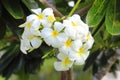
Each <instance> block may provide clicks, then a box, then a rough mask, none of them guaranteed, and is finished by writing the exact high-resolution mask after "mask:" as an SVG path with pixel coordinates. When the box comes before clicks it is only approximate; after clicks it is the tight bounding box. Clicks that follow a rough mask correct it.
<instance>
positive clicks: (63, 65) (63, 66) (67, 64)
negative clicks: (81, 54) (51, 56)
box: [54, 53, 74, 71]
mask: <svg viewBox="0 0 120 80" xmlns="http://www.w3.org/2000/svg"><path fill="white" fill-rule="evenodd" d="M57 58H58V59H59V60H60V61H57V62H55V63H54V67H55V69H56V70H57V71H67V70H69V69H70V68H71V67H72V65H73V62H74V61H71V60H70V59H69V57H68V55H67V54H65V53H59V54H58V55H57Z"/></svg>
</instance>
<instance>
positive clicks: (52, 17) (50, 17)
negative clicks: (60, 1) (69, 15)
mask: <svg viewBox="0 0 120 80" xmlns="http://www.w3.org/2000/svg"><path fill="white" fill-rule="evenodd" d="M47 20H48V21H49V22H53V21H54V20H55V18H54V16H48V17H47Z"/></svg>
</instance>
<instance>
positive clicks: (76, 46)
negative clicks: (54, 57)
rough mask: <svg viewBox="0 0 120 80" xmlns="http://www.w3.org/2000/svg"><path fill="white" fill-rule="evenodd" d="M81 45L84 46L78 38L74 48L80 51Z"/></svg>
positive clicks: (73, 45) (74, 42)
mask: <svg viewBox="0 0 120 80" xmlns="http://www.w3.org/2000/svg"><path fill="white" fill-rule="evenodd" d="M81 46H82V42H81V40H80V39H77V40H75V41H73V44H72V49H73V50H75V51H78V50H79V48H80V47H81Z"/></svg>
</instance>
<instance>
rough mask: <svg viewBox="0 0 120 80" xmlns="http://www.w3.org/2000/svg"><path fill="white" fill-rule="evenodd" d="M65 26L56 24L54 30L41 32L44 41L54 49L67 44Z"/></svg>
mask: <svg viewBox="0 0 120 80" xmlns="http://www.w3.org/2000/svg"><path fill="white" fill-rule="evenodd" d="M63 29H64V26H63V25H62V23H60V22H55V23H54V25H53V28H43V30H42V31H41V37H42V38H43V39H44V41H45V42H46V43H47V44H48V45H49V46H50V45H51V46H52V47H54V48H59V47H61V46H62V45H63V43H64V42H65V40H66V38H67V36H66V34H65V33H64V32H62V30H63Z"/></svg>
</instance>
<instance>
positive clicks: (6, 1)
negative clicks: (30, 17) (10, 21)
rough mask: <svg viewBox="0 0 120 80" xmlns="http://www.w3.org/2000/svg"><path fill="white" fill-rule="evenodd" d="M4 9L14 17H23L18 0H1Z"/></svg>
mask: <svg viewBox="0 0 120 80" xmlns="http://www.w3.org/2000/svg"><path fill="white" fill-rule="evenodd" d="M1 2H2V4H3V6H4V7H5V9H6V10H7V11H8V12H9V13H10V14H11V15H12V16H13V17H14V18H15V19H22V18H23V17H24V13H23V10H22V8H21V6H20V1H19V0H1Z"/></svg>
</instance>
